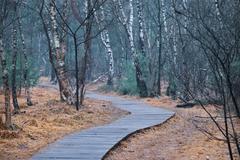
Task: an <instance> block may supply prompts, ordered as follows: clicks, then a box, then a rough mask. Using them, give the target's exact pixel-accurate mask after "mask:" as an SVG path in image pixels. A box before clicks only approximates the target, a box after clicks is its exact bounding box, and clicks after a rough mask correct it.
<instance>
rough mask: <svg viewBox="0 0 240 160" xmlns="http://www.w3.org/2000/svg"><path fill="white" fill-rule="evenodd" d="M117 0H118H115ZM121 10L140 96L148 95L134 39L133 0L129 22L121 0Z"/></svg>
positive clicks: (119, 3)
mask: <svg viewBox="0 0 240 160" xmlns="http://www.w3.org/2000/svg"><path fill="white" fill-rule="evenodd" d="M115 1H116V0H115ZM117 2H118V6H119V10H120V13H121V16H120V17H121V18H120V19H121V23H122V24H123V26H124V28H125V30H126V32H127V37H128V42H129V45H130V51H131V54H132V57H133V62H134V66H135V71H136V81H137V87H138V90H139V95H140V97H147V96H148V92H147V85H146V82H145V80H144V78H143V73H142V70H141V66H140V62H139V59H138V56H137V53H136V50H135V45H134V39H133V18H134V17H133V16H134V14H133V0H129V8H130V15H129V22H128V23H127V17H126V15H125V13H124V10H123V6H122V3H121V1H120V0H118V1H117Z"/></svg>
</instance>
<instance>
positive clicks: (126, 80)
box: [116, 64, 138, 95]
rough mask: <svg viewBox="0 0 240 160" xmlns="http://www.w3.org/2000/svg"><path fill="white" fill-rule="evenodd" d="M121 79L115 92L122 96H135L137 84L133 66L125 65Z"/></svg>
mask: <svg viewBox="0 0 240 160" xmlns="http://www.w3.org/2000/svg"><path fill="white" fill-rule="evenodd" d="M125 68H127V69H126V70H125V72H124V73H123V76H122V79H121V80H119V82H118V85H117V88H116V90H117V91H118V92H119V93H120V94H123V95H127V94H128V95H137V94H138V89H137V82H136V76H135V69H134V66H133V64H128V65H126V67H125Z"/></svg>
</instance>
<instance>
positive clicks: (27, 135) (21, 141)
mask: <svg viewBox="0 0 240 160" xmlns="http://www.w3.org/2000/svg"><path fill="white" fill-rule="evenodd" d="M18 100H19V104H20V107H21V111H22V112H23V113H21V114H19V115H14V116H13V117H12V120H13V123H14V124H15V125H17V127H18V129H17V130H16V131H6V130H4V129H0V159H4V160H15V159H27V158H29V157H31V156H32V155H33V154H34V153H36V152H37V151H39V150H40V149H41V148H43V147H45V146H46V145H48V144H49V143H52V142H54V141H56V140H57V139H60V138H61V137H63V136H64V135H66V134H70V133H72V132H75V131H81V130H83V129H86V128H90V127H94V126H97V125H103V124H107V123H110V122H112V121H114V120H116V119H118V118H120V117H122V116H124V115H126V114H127V112H125V111H122V110H120V109H117V108H115V107H113V106H112V105H111V103H109V102H106V101H99V100H93V99H86V100H85V104H84V106H83V108H82V109H81V110H80V111H79V112H77V111H76V110H75V108H74V107H73V106H69V105H66V104H65V103H62V102H60V101H59V93H58V91H57V90H55V89H53V88H42V87H35V88H33V90H32V101H33V103H34V105H33V106H31V107H26V105H25V101H24V97H22V96H21V97H19V99H18ZM2 103H3V96H2V95H0V104H1V106H3V105H2ZM1 109H2V108H1Z"/></svg>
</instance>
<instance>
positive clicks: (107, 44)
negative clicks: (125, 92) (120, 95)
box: [94, 6, 114, 86]
mask: <svg viewBox="0 0 240 160" xmlns="http://www.w3.org/2000/svg"><path fill="white" fill-rule="evenodd" d="M94 16H95V19H96V22H97V24H98V27H99V30H101V29H102V28H104V27H105V26H104V25H103V24H102V23H104V22H105V13H104V8H103V7H102V6H101V7H100V16H98V15H97V13H96V11H95V12H94ZM101 22H102V23H101ZM101 41H102V43H103V45H104V47H105V50H106V57H107V60H108V80H107V85H109V86H113V76H114V59H113V51H112V46H111V44H110V38H109V31H108V29H107V28H106V29H104V30H103V31H102V32H101Z"/></svg>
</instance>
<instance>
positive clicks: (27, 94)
mask: <svg viewBox="0 0 240 160" xmlns="http://www.w3.org/2000/svg"><path fill="white" fill-rule="evenodd" d="M18 24H19V32H20V36H21V41H22V49H23V57H24V62H23V63H24V73H23V78H24V87H25V97H26V101H27V105H28V106H31V105H32V100H31V91H30V84H29V83H30V82H28V69H29V65H28V57H27V50H26V44H25V37H24V34H23V29H22V23H21V20H20V18H18Z"/></svg>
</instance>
